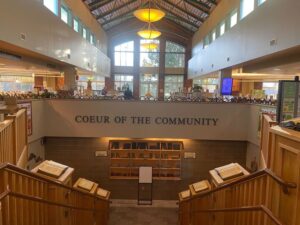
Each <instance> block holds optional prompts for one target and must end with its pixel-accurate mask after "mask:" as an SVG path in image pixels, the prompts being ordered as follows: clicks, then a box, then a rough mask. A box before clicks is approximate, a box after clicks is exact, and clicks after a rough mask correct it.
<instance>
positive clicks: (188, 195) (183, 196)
mask: <svg viewBox="0 0 300 225" xmlns="http://www.w3.org/2000/svg"><path fill="white" fill-rule="evenodd" d="M180 196H181V198H182V199H186V198H189V197H190V196H191V192H190V190H186V191H182V192H180Z"/></svg>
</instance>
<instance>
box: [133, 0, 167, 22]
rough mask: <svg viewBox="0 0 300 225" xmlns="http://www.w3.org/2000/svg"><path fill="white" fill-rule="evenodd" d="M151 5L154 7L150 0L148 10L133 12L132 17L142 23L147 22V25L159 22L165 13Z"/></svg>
mask: <svg viewBox="0 0 300 225" xmlns="http://www.w3.org/2000/svg"><path fill="white" fill-rule="evenodd" d="M151 3H152V4H151ZM153 5H154V4H153V2H152V1H151V0H149V3H148V8H142V9H138V10H135V11H134V12H133V15H134V16H135V17H136V18H137V19H139V20H141V21H143V22H148V23H153V22H157V21H159V20H161V19H162V18H164V17H165V15H166V14H165V12H164V11H162V10H160V9H158V8H157V7H156V8H154V7H153Z"/></svg>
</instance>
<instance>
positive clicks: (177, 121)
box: [74, 115, 219, 126]
mask: <svg viewBox="0 0 300 225" xmlns="http://www.w3.org/2000/svg"><path fill="white" fill-rule="evenodd" d="M74 119H75V122H76V123H95V124H96V123H98V124H111V123H115V124H126V123H127V124H138V125H149V124H156V125H174V126H176V125H179V126H182V125H186V126H217V123H218V121H219V119H218V118H194V117H143V116H114V117H111V116H107V115H77V116H75V118H74Z"/></svg>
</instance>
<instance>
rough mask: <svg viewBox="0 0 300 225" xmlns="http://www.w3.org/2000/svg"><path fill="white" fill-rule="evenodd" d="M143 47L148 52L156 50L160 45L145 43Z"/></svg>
mask: <svg viewBox="0 0 300 225" xmlns="http://www.w3.org/2000/svg"><path fill="white" fill-rule="evenodd" d="M141 47H142V48H144V49H147V50H154V49H157V48H158V44H156V43H154V42H149V43H143V44H141Z"/></svg>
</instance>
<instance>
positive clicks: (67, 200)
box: [0, 164, 109, 225]
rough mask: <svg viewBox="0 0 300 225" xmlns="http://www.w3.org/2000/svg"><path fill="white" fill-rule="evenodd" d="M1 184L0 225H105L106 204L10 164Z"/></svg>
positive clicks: (0, 171) (5, 167)
mask: <svg viewBox="0 0 300 225" xmlns="http://www.w3.org/2000/svg"><path fill="white" fill-rule="evenodd" d="M0 181H1V182H0V204H1V207H0V225H19V224H22V225H77V224H78V225H81V224H85V225H106V224H107V220H108V211H109V201H108V200H103V199H100V198H98V197H97V196H95V195H92V194H89V193H83V192H80V191H78V190H76V189H74V188H72V187H69V186H66V185H63V184H60V183H57V182H55V181H52V180H49V179H46V178H43V177H41V176H40V175H38V174H35V173H31V172H29V171H27V170H23V169H21V168H18V167H16V166H13V165H10V164H3V165H2V166H1V167H0Z"/></svg>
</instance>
